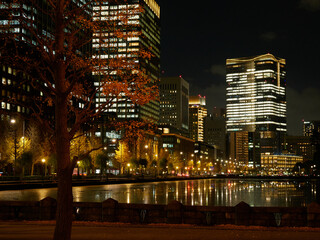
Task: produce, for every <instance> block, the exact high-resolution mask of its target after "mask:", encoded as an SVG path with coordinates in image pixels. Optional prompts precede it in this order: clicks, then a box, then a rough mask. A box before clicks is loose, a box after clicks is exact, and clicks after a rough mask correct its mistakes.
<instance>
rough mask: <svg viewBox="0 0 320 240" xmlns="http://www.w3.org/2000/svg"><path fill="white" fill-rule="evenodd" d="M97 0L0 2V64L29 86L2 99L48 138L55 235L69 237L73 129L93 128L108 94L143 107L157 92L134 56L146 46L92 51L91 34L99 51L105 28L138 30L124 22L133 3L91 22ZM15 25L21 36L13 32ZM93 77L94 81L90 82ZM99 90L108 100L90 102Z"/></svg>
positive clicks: (119, 33)
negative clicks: (54, 181) (109, 54)
mask: <svg viewBox="0 0 320 240" xmlns="http://www.w3.org/2000/svg"><path fill="white" fill-rule="evenodd" d="M103 2H105V1H100V0H88V1H71V0H47V1H41V0H19V1H18V0H12V1H7V2H4V1H2V3H1V5H2V9H1V11H2V12H1V13H2V16H3V17H4V18H3V19H6V20H4V21H2V23H5V24H4V25H2V26H1V35H0V42H1V44H0V46H1V47H0V48H1V49H0V51H1V55H0V62H2V63H3V64H5V65H7V66H10V67H11V68H12V69H14V70H15V71H14V76H16V77H17V79H21V81H20V80H19V81H18V80H15V83H14V84H13V85H14V87H16V88H20V87H21V88H24V87H25V88H26V89H28V87H30V86H31V88H32V91H31V92H30V94H25V95H23V96H22V95H21V94H20V95H19V94H16V96H15V97H12V98H10V99H9V98H8V99H6V101H11V102H10V103H11V104H12V106H14V108H16V109H18V107H19V106H21V107H24V108H26V109H27V110H29V111H30V114H31V113H32V117H34V118H35V119H37V121H38V122H39V123H40V124H41V126H42V127H43V128H44V129H45V130H46V131H47V133H48V135H49V136H52V138H51V139H52V143H53V146H54V152H55V156H56V160H57V178H58V193H57V215H56V227H55V232H54V239H59V240H62V239H70V238H71V226H72V213H73V212H72V204H73V197H72V172H73V169H74V167H75V165H76V162H77V158H73V160H71V158H70V142H71V140H72V139H73V137H74V136H75V134H76V133H77V132H78V131H79V130H80V129H81V128H83V127H84V126H86V127H91V126H93V125H92V124H91V123H92V122H96V121H97V120H98V119H99V117H100V116H101V114H103V113H105V112H106V110H107V109H108V108H110V107H111V106H112V104H113V101H114V99H118V98H121V99H123V98H124V96H125V98H126V99H129V101H130V102H131V103H132V104H133V105H135V104H139V105H142V104H146V103H148V102H149V101H150V100H151V99H153V98H155V97H156V96H157V95H158V94H157V89H156V86H155V85H154V84H153V82H152V81H151V79H150V78H149V76H147V74H146V73H145V71H144V69H143V68H142V67H141V65H140V61H137V59H150V58H151V57H152V55H151V54H150V52H149V51H148V49H141V48H139V49H132V52H131V53H130V55H131V57H124V56H123V55H121V54H118V55H115V56H116V57H114V58H102V57H98V54H97V52H96V53H92V51H91V46H92V39H93V36H95V39H99V45H100V48H98V51H99V54H100V56H101V55H103V53H104V51H109V50H110V49H106V48H104V47H103V46H106V45H108V44H109V43H108V41H107V40H108V38H106V35H105V34H104V33H106V32H111V33H112V37H113V38H123V39H128V38H132V37H137V36H139V35H140V34H141V32H140V31H139V29H138V28H137V27H136V26H135V25H134V24H132V23H131V22H129V21H128V19H129V18H130V17H132V16H133V15H134V14H140V12H141V9H140V8H137V7H135V5H130V4H128V5H127V7H126V8H125V9H122V10H121V11H120V10H119V11H118V13H117V17H110V18H108V19H107V20H105V21H100V20H99V21H97V19H98V18H99V17H101V16H99V12H97V13H96V12H94V11H92V7H94V6H100V4H101V3H103ZM111 2H116V1H111ZM121 2H126V1H121ZM97 14H98V16H97ZM99 19H101V18H99ZM17 26H20V29H23V30H25V31H26V33H24V32H23V31H22V32H20V31H19V32H16V27H17ZM124 29H125V31H124ZM114 51H117V48H116V47H115V49H114ZM105 54H106V53H105ZM11 68H10V69H11ZM8 69H9V68H8ZM92 73H93V76H92ZM96 77H98V78H99V86H94V84H93V78H96ZM26 92H27V90H26ZM98 93H99V94H102V95H104V96H107V97H108V98H106V101H105V102H100V103H99V104H96V103H95V102H94V99H95V96H96V94H98ZM21 96H22V97H21ZM27 112H28V111H27Z"/></svg>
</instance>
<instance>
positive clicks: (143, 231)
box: [0, 221, 320, 240]
mask: <svg viewBox="0 0 320 240" xmlns="http://www.w3.org/2000/svg"><path fill="white" fill-rule="evenodd" d="M53 230H54V222H53V221H46V222H31V221H28V222H11V221H10V222H0V239H1V240H7V239H23V240H29V239H30V240H31V239H32V240H38V239H51V238H52V235H53ZM72 239H95V240H99V239H104V240H106V239H110V240H111V239H112V240H120V239H121V240H122V239H125V240H138V239H139V240H160V239H161V240H191V239H193V240H201V239H204V240H208V239H214V240H220V239H223V240H224V239H226V240H227V239H228V240H234V239H235V240H237V239H239V240H240V239H244V240H251V239H256V240H264V239H270V240H278V239H279V240H285V239H290V240H295V239H297V240H298V239H299V240H301V239H303V240H309V239H310V240H316V239H320V228H266V227H245V226H233V225H221V226H213V227H199V226H192V225H167V224H161V225H158V224H153V225H151V224H150V225H132V224H112V223H93V222H85V223H84V222H74V223H73V229H72Z"/></svg>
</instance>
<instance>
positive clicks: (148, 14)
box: [92, 0, 160, 123]
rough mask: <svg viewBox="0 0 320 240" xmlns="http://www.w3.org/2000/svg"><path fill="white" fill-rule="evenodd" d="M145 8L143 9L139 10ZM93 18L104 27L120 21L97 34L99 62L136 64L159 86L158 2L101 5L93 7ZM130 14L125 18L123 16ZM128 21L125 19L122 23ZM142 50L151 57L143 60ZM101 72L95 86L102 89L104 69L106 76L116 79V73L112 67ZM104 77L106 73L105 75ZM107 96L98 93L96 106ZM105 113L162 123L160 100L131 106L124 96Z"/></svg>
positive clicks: (123, 0)
mask: <svg viewBox="0 0 320 240" xmlns="http://www.w3.org/2000/svg"><path fill="white" fill-rule="evenodd" d="M140 9H142V10H140ZM93 11H94V18H95V19H96V21H101V23H102V24H108V21H110V20H112V21H115V20H116V21H117V20H118V23H115V26H111V27H109V28H106V30H105V31H104V32H101V31H100V30H99V31H98V32H95V33H94V38H93V43H92V46H93V57H94V58H100V59H111V60H112V59H117V58H118V59H120V58H123V59H125V61H128V64H130V61H134V65H135V66H136V65H138V68H139V69H140V70H142V71H143V72H144V74H145V75H146V76H147V77H149V78H150V79H151V82H152V84H158V82H159V79H160V7H159V5H158V4H157V2H156V1H155V0H119V1H105V2H99V4H98V5H95V6H94V7H93ZM126 14H127V16H126V17H124V16H125V15H126ZM121 19H125V20H121ZM143 51H150V53H151V57H150V58H144V57H141V56H142V55H143ZM100 68H103V69H102V71H101V70H100V71H99V72H98V73H95V72H94V73H93V75H94V78H95V82H94V84H95V86H101V84H102V82H103V80H101V79H103V76H100V75H101V74H102V73H103V71H104V70H105V73H106V75H108V76H111V75H113V76H114V77H115V78H116V77H117V72H116V71H110V70H109V66H100ZM102 75H103V74H102ZM107 99H108V96H105V95H103V93H102V92H98V93H97V94H96V98H95V102H96V104H97V105H99V104H100V103H105V102H106V101H107ZM106 114H110V115H112V114H113V115H115V116H116V118H117V119H118V120H121V119H126V120H130V119H133V120H147V121H149V122H153V123H157V122H158V120H159V100H158V99H155V100H151V101H149V102H148V103H146V104H144V105H137V104H134V103H132V101H130V100H129V99H128V98H126V97H125V96H124V95H123V96H122V97H121V98H118V99H114V101H113V104H112V107H111V108H110V109H108V112H107V113H106Z"/></svg>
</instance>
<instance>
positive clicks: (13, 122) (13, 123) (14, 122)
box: [10, 119, 17, 175]
mask: <svg viewBox="0 0 320 240" xmlns="http://www.w3.org/2000/svg"><path fill="white" fill-rule="evenodd" d="M10 123H11V124H12V126H13V130H14V140H13V141H14V163H13V168H14V169H13V172H14V175H16V164H17V128H16V127H15V124H16V120H15V119H11V120H10Z"/></svg>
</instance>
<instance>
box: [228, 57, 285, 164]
mask: <svg viewBox="0 0 320 240" xmlns="http://www.w3.org/2000/svg"><path fill="white" fill-rule="evenodd" d="M285 65H286V61H285V59H282V58H278V57H275V56H273V55H272V54H269V53H268V54H264V55H259V56H254V57H243V58H233V59H227V61H226V72H227V76H226V81H227V93H226V95H227V97H226V101H227V103H226V105H227V106H226V116H227V121H226V124H227V132H228V133H229V135H230V134H231V133H233V135H235V136H233V137H232V138H233V139H236V138H237V137H236V135H237V133H239V132H247V133H248V134H247V136H248V140H247V142H246V144H247V147H248V157H244V158H247V159H248V160H247V162H246V163H245V164H248V165H249V166H250V165H251V166H256V167H259V166H260V159H259V157H258V159H256V158H257V157H255V156H257V155H258V156H259V154H253V152H255V153H257V151H258V152H260V153H279V151H280V149H281V141H282V138H283V136H284V135H285V133H286V131H287V127H286V126H287V124H286V87H285V86H286V79H285V78H286V72H285ZM240 135H241V136H240ZM240 135H239V137H241V138H243V134H240ZM249 136H250V137H249ZM235 142H237V140H235ZM235 149H236V148H235ZM232 151H233V150H230V152H232ZM250 152H251V153H250ZM231 158H234V159H237V153H235V154H234V155H233V156H231Z"/></svg>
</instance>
